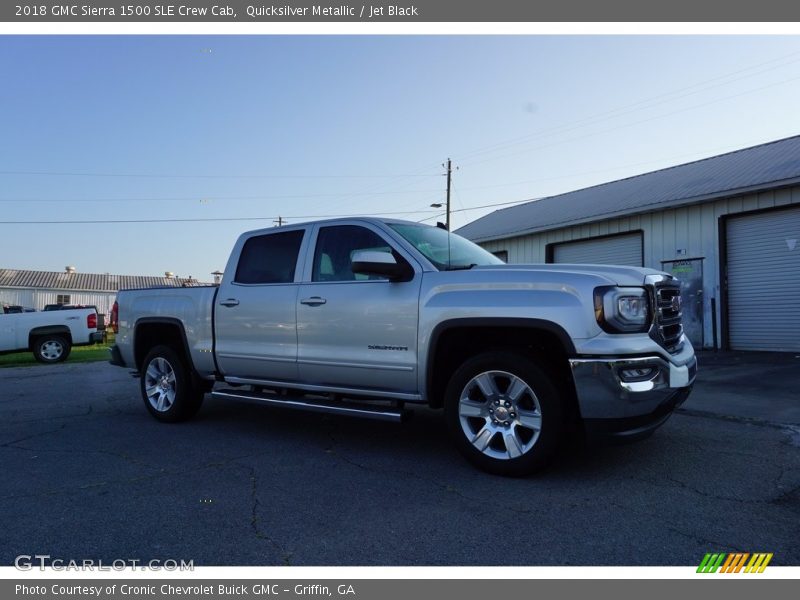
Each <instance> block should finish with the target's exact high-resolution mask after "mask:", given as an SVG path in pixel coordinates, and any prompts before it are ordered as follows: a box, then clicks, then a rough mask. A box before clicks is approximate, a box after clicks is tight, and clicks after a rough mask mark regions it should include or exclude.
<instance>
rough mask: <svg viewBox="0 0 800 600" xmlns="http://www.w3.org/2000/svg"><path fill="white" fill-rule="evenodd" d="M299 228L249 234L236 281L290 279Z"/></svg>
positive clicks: (297, 248)
mask: <svg viewBox="0 0 800 600" xmlns="http://www.w3.org/2000/svg"><path fill="white" fill-rule="evenodd" d="M304 233H305V232H304V231H303V230H302V229H298V230H295V231H286V232H284V233H270V234H267V235H259V236H256V237H252V238H250V239H249V240H247V241H246V242H245V243H244V247H243V248H242V253H241V255H240V256H239V264H238V266H237V267H236V277H235V281H236V282H237V283H292V282H293V281H294V270H295V267H296V266H297V255H298V254H299V253H300V244H302V243H303V234H304Z"/></svg>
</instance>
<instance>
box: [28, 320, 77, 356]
mask: <svg viewBox="0 0 800 600" xmlns="http://www.w3.org/2000/svg"><path fill="white" fill-rule="evenodd" d="M46 335H59V336H63V337H65V338H66V340H67V342H68V343H69V345H70V346H71V345H72V332H71V331H70V330H69V327H67V326H66V325H46V326H44V327H34V328H33V329H31V330H30V331H29V332H28V349H29V350H32V349H33V345H34V343H35V342H36V340H37V339H39V338H40V337H43V336H46Z"/></svg>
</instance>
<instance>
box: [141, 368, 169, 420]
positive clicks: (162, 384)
mask: <svg viewBox="0 0 800 600" xmlns="http://www.w3.org/2000/svg"><path fill="white" fill-rule="evenodd" d="M144 377H145V382H144V385H145V393H146V394H147V400H148V401H149V402H150V406H152V407H153V408H154V409H156V410H157V411H158V412H166V411H168V410H169V409H170V408H172V405H173V403H174V402H175V391H176V385H175V370H174V369H173V368H172V365H171V364H169V362H168V361H167V360H166V359H164V358H161V357H160V356H157V357H156V358H154V359H153V360H152V361H151V362H150V364H149V365H147V371H145V375H144Z"/></svg>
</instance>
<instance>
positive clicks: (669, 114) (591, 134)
mask: <svg viewBox="0 0 800 600" xmlns="http://www.w3.org/2000/svg"><path fill="white" fill-rule="evenodd" d="M798 80H800V76H798V77H791V78H789V79H784V80H782V81H776V82H773V83H770V84H768V85H764V86H761V87H757V88H752V89H749V90H745V91H743V92H739V93H738V94H732V95H730V96H723V97H721V98H716V99H714V100H710V101H708V102H702V103H700V104H694V105H692V106H687V107H684V108H681V109H678V110H674V111H671V112H667V113H662V114H660V115H654V116H652V117H648V118H646V119H640V120H638V121H634V122H632V123H625V124H623V125H618V126H616V127H611V128H609V129H603V130H601V131H595V132H592V133H587V134H586V135H581V136H577V137H573V138H569V139H566V140H561V141H556V142H552V143H549V144H544V145H542V146H535V147H533V148H528V149H527V150H521V151H519V152H512V153H511V154H503V155H500V156H494V157H491V158H486V159H483V160H478V161H473V162H467V163H466V165H467V166H472V165H480V164H484V163H487V162H491V161H495V160H502V159H505V158H511V157H513V156H518V155H520V154H527V153H529V152H535V151H536V150H542V149H545V148H552V147H553V146H559V145H561V144H568V143H570V142H576V141H579V140H583V139H586V138H588V137H593V136H597V135H602V134H604V133H611V132H613V131H617V130H619V129H625V128H627V127H634V126H636V125H641V124H642V123H648V122H650V121H655V120H658V119H663V118H665V117H671V116H673V115H676V114H680V113H684V112H688V111H690V110H695V109H697V108H704V107H706V106H710V105H712V104H716V103H717V102H722V101H724V100H731V99H733V98H739V97H740V96H746V95H747V94H752V93H754V92H760V91H762V90H766V89H769V88H773V87H777V86H780V85H786V84H787V83H792V82H794V81H798Z"/></svg>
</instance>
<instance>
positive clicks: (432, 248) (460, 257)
mask: <svg viewBox="0 0 800 600" xmlns="http://www.w3.org/2000/svg"><path fill="white" fill-rule="evenodd" d="M387 225H388V226H389V227H391V228H392V229H394V230H395V231H396V232H397V233H399V234H400V235H401V236H403V237H404V238H405V239H406V240H407V241H408V242H409V243H410V244H411V245H412V246H414V247H415V248H416V249H417V250H419V251H420V252H421V253H422V254H423V255H425V258H427V259H428V260H429V261H431V262H432V263H433V265H434V266H435V267H436V268H437V269H439V270H440V271H453V270H457V269H469V268H471V267H478V266H483V265H502V264H503V261H502V260H500V259H499V258H497V257H496V256H495V255H494V254H492V253H491V252H487V251H486V250H484V249H483V248H481V247H480V246H478V245H476V244H473V243H472V242H470V241H469V240H466V239H464V238H463V237H461V236H460V235H456V234H454V233H448V232H447V231H445V230H444V229H440V228H438V227H431V226H429V225H416V224H414V223H387Z"/></svg>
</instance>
